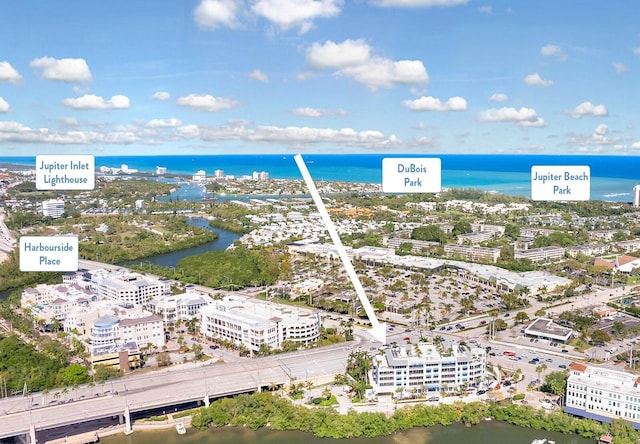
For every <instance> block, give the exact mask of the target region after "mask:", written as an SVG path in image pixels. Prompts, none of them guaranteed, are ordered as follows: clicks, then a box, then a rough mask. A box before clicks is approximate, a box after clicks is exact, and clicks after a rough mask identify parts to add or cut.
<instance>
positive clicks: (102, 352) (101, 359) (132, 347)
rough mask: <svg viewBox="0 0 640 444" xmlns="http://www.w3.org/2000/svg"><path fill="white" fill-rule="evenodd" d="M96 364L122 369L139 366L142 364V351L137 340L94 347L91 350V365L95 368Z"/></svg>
mask: <svg viewBox="0 0 640 444" xmlns="http://www.w3.org/2000/svg"><path fill="white" fill-rule="evenodd" d="M96 365H106V366H108V367H112V368H114V369H116V370H122V371H127V370H131V369H134V368H139V367H140V366H141V365H142V353H140V349H139V347H138V344H136V343H135V342H129V343H126V344H119V345H105V346H101V347H94V348H92V350H91V366H92V368H93V369H95V366H96Z"/></svg>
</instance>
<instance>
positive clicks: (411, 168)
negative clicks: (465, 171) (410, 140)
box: [382, 157, 442, 193]
mask: <svg viewBox="0 0 640 444" xmlns="http://www.w3.org/2000/svg"><path fill="white" fill-rule="evenodd" d="M441 190H442V163H441V161H440V159H439V158H436V157H433V158H424V157H417V158H411V157H407V158H400V157H385V158H384V159H382V191H383V192H384V193H439V192H440V191H441Z"/></svg>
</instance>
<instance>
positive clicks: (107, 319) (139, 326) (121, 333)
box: [90, 314, 165, 348]
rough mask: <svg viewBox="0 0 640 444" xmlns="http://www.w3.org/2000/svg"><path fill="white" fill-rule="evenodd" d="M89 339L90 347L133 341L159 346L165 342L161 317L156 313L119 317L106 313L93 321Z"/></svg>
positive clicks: (141, 344)
mask: <svg viewBox="0 0 640 444" xmlns="http://www.w3.org/2000/svg"><path fill="white" fill-rule="evenodd" d="M90 340H91V347H92V348H102V347H105V346H115V345H119V344H124V343H128V342H135V343H136V344H138V345H139V346H141V347H142V346H146V345H147V344H152V345H155V346H156V347H159V348H160V347H162V346H164V344H165V336H164V327H163V325H162V318H161V317H160V316H158V315H146V316H141V317H137V318H126V319H121V318H120V317H118V316H115V315H111V314H107V315H104V316H101V317H99V318H98V319H96V320H95V321H94V322H93V325H92V326H91V335H90Z"/></svg>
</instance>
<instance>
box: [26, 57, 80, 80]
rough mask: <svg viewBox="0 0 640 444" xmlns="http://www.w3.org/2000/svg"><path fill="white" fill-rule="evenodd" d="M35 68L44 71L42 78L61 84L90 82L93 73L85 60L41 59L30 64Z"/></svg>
mask: <svg viewBox="0 0 640 444" xmlns="http://www.w3.org/2000/svg"><path fill="white" fill-rule="evenodd" d="M29 65H30V66H31V67H33V68H40V69H42V77H43V78H45V79H47V80H57V81H60V82H74V83H75V82H89V81H91V71H89V66H88V65H87V62H86V61H85V60H84V59H54V58H53V57H41V58H39V59H34V60H32V61H31V63H29Z"/></svg>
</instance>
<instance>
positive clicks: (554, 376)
mask: <svg viewBox="0 0 640 444" xmlns="http://www.w3.org/2000/svg"><path fill="white" fill-rule="evenodd" d="M540 390H541V391H543V392H547V393H552V394H554V395H558V396H564V394H565V392H566V390H567V375H566V373H565V372H560V371H558V372H551V373H549V374H548V375H547V376H545V378H544V384H542V387H540Z"/></svg>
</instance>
